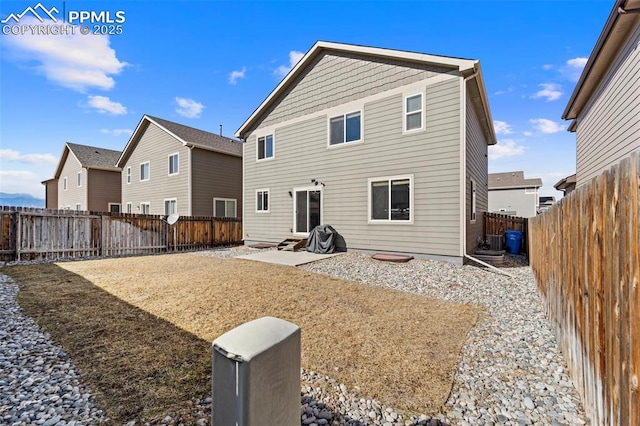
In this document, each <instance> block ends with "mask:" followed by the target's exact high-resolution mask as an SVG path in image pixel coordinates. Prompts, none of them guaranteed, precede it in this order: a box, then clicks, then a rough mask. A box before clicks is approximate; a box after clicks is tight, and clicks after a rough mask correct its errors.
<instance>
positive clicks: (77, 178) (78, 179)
mask: <svg viewBox="0 0 640 426" xmlns="http://www.w3.org/2000/svg"><path fill="white" fill-rule="evenodd" d="M76 183H77V184H78V188H81V187H82V170H80V171H79V172H78V173H77V174H76Z"/></svg>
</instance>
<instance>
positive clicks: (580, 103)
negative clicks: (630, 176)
mask: <svg viewBox="0 0 640 426" xmlns="http://www.w3.org/2000/svg"><path fill="white" fill-rule="evenodd" d="M629 9H640V0H617V1H616V2H615V4H614V5H613V9H612V10H611V13H610V14H609V17H608V19H607V22H606V23H605V26H604V28H603V30H602V33H601V34H600V37H599V38H598V41H597V42H596V45H595V47H594V48H593V51H592V52H591V55H590V56H589V60H588V61H587V64H586V66H585V67H584V70H583V71H582V75H581V76H580V79H579V80H578V83H577V84H576V87H575V89H574V91H573V94H572V95H571V98H570V99H569V102H568V104H567V107H566V108H565V110H564V112H563V114H562V118H563V119H565V120H573V121H572V123H571V125H570V126H569V131H571V132H575V133H576V142H577V143H576V185H577V186H578V187H579V186H581V185H583V184H585V183H587V182H589V181H590V180H591V179H593V178H594V177H596V176H598V175H600V174H601V173H602V172H603V171H605V170H608V169H609V168H610V167H611V166H612V165H613V164H616V163H618V162H619V161H620V160H621V159H622V158H624V157H626V156H628V155H629V154H630V153H631V152H633V151H637V150H638V149H640V83H639V82H640V48H639V47H638V45H639V44H640V13H637V12H636V13H624V11H625V10H629Z"/></svg>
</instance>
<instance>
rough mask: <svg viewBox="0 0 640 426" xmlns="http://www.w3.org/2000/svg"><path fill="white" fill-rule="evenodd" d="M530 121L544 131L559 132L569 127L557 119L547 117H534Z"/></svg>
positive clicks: (538, 129)
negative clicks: (556, 120)
mask: <svg viewBox="0 0 640 426" xmlns="http://www.w3.org/2000/svg"><path fill="white" fill-rule="evenodd" d="M529 123H531V125H532V126H533V128H534V129H536V130H537V131H539V132H542V133H547V134H551V133H558V132H561V131H563V130H565V129H566V128H567V126H562V125H560V124H558V123H556V122H555V121H551V120H548V119H546V118H532V119H531V120H529Z"/></svg>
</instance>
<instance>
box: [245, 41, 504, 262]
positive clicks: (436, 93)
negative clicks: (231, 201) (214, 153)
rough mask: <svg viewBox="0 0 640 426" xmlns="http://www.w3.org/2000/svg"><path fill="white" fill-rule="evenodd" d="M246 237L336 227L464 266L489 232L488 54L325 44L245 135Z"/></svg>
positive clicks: (371, 243) (351, 240) (375, 246)
mask: <svg viewBox="0 0 640 426" xmlns="http://www.w3.org/2000/svg"><path fill="white" fill-rule="evenodd" d="M236 136H237V137H240V138H241V139H243V140H245V144H244V216H243V226H244V239H245V243H247V244H250V243H254V242H271V243H275V242H279V241H282V240H284V239H286V238H291V237H301V238H304V237H306V236H308V234H309V231H310V230H312V229H313V228H314V227H315V226H316V225H319V224H328V225H332V226H333V227H334V228H335V229H336V230H337V231H338V232H339V233H340V234H341V235H342V236H343V237H344V238H345V241H346V244H347V246H348V248H349V249H356V250H363V251H384V252H397V253H411V254H415V255H421V256H424V257H431V258H436V259H446V260H450V261H454V262H456V263H462V261H463V258H464V255H465V254H467V253H472V252H473V251H474V249H475V248H476V245H477V240H478V237H481V236H482V217H483V212H485V211H486V209H487V146H488V145H493V144H495V143H496V137H495V133H494V130H493V125H492V119H491V113H490V110H489V104H488V100H487V95H486V92H485V87H484V81H483V77H482V72H481V68H480V62H479V61H477V60H471V59H460V58H453V57H445V56H435V55H428V54H421V53H413V52H406V51H399V50H390V49H381V48H374V47H363V46H355V45H348V44H339V43H329V42H321V41H320V42H317V43H316V44H315V45H314V46H313V47H312V48H311V50H309V51H308V52H307V53H306V55H305V56H304V57H303V58H302V59H301V60H300V61H299V62H298V64H297V65H296V66H295V67H294V68H293V69H292V70H291V71H290V72H289V74H288V75H287V76H286V77H285V78H284V79H283V80H282V82H281V83H280V84H279V85H278V86H277V87H276V88H275V89H274V90H273V92H272V93H271V94H270V95H269V96H268V97H267V98H266V99H265V100H264V101H263V102H262V104H261V105H260V106H259V107H258V108H257V109H256V110H255V112H254V113H253V114H252V115H251V116H250V117H249V118H248V119H247V120H246V121H245V122H244V124H243V125H242V126H241V127H240V129H239V130H238V131H237V132H236Z"/></svg>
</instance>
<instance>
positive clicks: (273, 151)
mask: <svg viewBox="0 0 640 426" xmlns="http://www.w3.org/2000/svg"><path fill="white" fill-rule="evenodd" d="M269 136H271V157H267V156H266V155H267V146H266V144H267V138H268V137H269ZM260 139H264V143H265V148H264V154H265V157H264V158H259V156H258V153H259V152H260V149H259V148H258V145H259V144H260ZM274 158H276V135H275V133H274V132H268V133H264V134H261V135H256V162H262V161H270V160H273V159H274Z"/></svg>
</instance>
